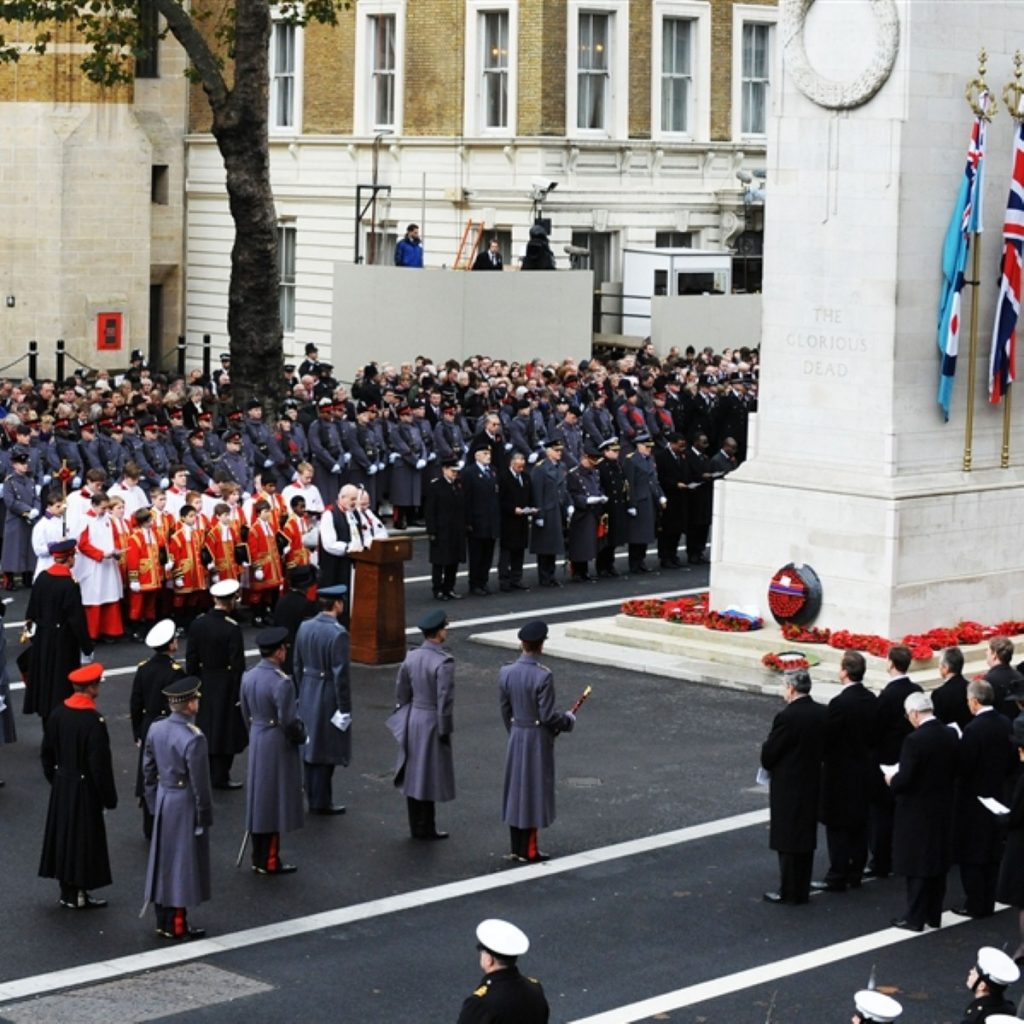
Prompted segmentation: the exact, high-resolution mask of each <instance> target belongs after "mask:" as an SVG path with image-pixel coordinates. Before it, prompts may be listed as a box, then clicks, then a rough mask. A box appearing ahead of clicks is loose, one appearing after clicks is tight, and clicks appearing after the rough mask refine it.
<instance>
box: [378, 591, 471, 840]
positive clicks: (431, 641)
mask: <svg viewBox="0 0 1024 1024" xmlns="http://www.w3.org/2000/svg"><path fill="white" fill-rule="evenodd" d="M416 625H417V628H418V629H419V630H420V632H422V633H423V643H422V645H421V646H419V647H417V648H416V650H414V651H410V652H409V654H408V655H407V656H406V659H405V661H404V662H402V665H401V667H400V668H399V670H398V680H397V681H396V683H395V705H396V707H397V710H396V711H395V714H394V715H393V716H392V717H391V718H390V719H389V720H388V726H389V728H391V729H392V732H393V733H394V735H395V738H396V739H397V740H398V742H399V745H400V747H401V750H400V752H399V758H398V766H397V769H396V771H395V785H396V786H401V787H402V793H403V794H404V795H405V800H406V804H407V805H408V810H409V830H410V832H411V833H412V837H413V839H447V838H448V833H447V832H439V831H438V830H437V825H436V823H435V817H434V812H435V803H436V802H437V801H441V802H444V801H447V800H454V799H455V766H454V762H453V759H452V730H453V728H454V724H453V712H454V709H455V659H454V658H453V657H452V656H451V654H450V653H449V652H448V651H446V650H445V649H444V647H443V646H442V645H443V644H444V641H445V638H446V637H447V635H448V634H447V629H446V627H447V625H448V616H447V615H445V613H444V612H442V611H432V612H428V613H427V614H426V615H424V616H423V618H422V619H420V621H419V622H418V623H417V624H416Z"/></svg>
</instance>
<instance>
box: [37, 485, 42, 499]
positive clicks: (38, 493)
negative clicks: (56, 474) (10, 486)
mask: <svg viewBox="0 0 1024 1024" xmlns="http://www.w3.org/2000/svg"><path fill="white" fill-rule="evenodd" d="M42 493H43V488H42V486H41V485H40V484H36V497H37V498H38V497H39V495H40V494H42Z"/></svg>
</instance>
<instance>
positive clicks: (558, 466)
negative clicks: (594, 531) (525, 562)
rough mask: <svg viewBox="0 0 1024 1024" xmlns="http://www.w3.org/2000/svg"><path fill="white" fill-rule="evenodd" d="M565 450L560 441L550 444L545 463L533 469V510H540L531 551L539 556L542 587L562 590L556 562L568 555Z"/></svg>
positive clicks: (545, 453)
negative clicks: (565, 526)
mask: <svg viewBox="0 0 1024 1024" xmlns="http://www.w3.org/2000/svg"><path fill="white" fill-rule="evenodd" d="M562 447H563V446H562V442H561V441H558V440H551V441H549V442H548V443H547V445H546V447H545V452H544V461H543V462H539V463H538V464H537V465H536V466H534V467H533V472H532V473H531V474H530V486H531V488H532V492H533V507H534V508H536V509H537V512H536V513H535V514H534V517H533V528H532V530H531V531H530V551H532V552H533V553H534V554H535V555H536V556H537V576H538V578H539V581H540V585H541V586H542V587H560V586H561V583H559V582H558V580H556V579H555V561H556V559H557V558H558V556H559V555H561V554H563V553H564V552H565V538H564V536H563V534H562V522H563V518H564V516H565V512H566V509H567V508H568V507H569V492H568V490H567V488H566V482H565V476H566V470H565V466H563V465H562Z"/></svg>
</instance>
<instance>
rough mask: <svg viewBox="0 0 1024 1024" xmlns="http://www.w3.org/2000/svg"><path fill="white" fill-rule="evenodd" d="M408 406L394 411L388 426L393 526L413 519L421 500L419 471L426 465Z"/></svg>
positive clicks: (399, 525) (423, 447) (421, 478)
mask: <svg viewBox="0 0 1024 1024" xmlns="http://www.w3.org/2000/svg"><path fill="white" fill-rule="evenodd" d="M412 413H413V410H412V406H409V405H403V406H401V407H400V408H399V410H398V425H397V426H394V427H392V428H391V438H390V440H391V452H392V458H394V456H396V455H397V456H398V457H397V458H394V461H393V462H392V465H391V505H392V507H393V508H394V510H395V511H394V522H395V529H396V530H400V529H402V528H403V527H405V526H411V525H413V524H414V523H415V522H416V515H417V509H418V508H419V507H420V505H421V504H422V503H423V476H422V471H423V470H424V469H426V468H427V455H428V454H429V452H427V449H426V446H425V445H424V443H423V434H422V433H421V432H420V430H419V428H418V427H417V426H416V425H415V423H414V422H413V418H412Z"/></svg>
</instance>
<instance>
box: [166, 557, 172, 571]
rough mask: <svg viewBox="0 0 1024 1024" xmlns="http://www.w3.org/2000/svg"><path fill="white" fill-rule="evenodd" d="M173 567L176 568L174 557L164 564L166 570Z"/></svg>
mask: <svg viewBox="0 0 1024 1024" xmlns="http://www.w3.org/2000/svg"><path fill="white" fill-rule="evenodd" d="M173 568H174V559H173V558H168V559H167V563H166V565H164V570H165V571H166V572H170V571H171V570H172V569H173Z"/></svg>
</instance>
